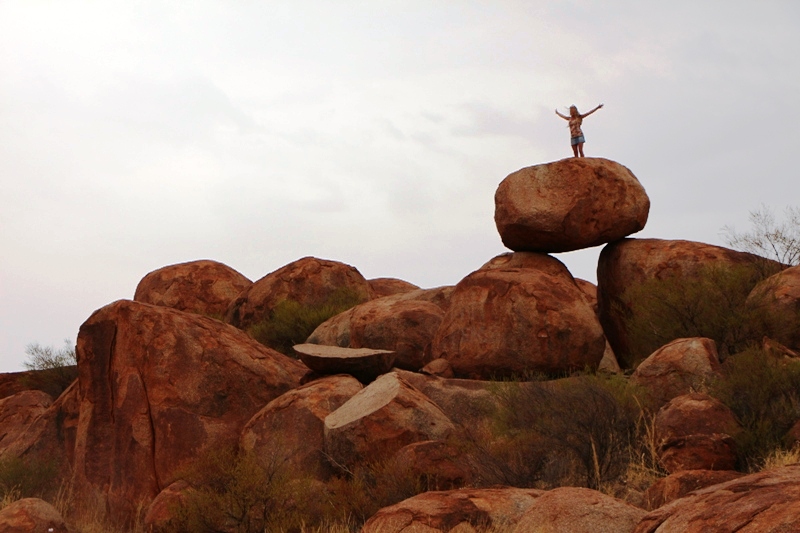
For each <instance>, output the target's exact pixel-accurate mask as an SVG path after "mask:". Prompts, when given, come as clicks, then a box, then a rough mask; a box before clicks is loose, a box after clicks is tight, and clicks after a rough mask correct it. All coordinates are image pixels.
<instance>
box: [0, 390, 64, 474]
mask: <svg viewBox="0 0 800 533" xmlns="http://www.w3.org/2000/svg"><path fill="white" fill-rule="evenodd" d="M52 404H53V398H51V397H50V395H49V394H46V393H44V392H42V391H38V390H37V391H34V390H28V391H22V392H18V393H17V394H14V395H13V396H8V397H7V398H3V399H2V400H0V458H4V457H7V456H11V457H19V455H21V453H20V451H19V450H17V449H15V448H16V446H14V444H15V443H16V442H17V441H18V440H19V439H20V437H21V436H22V435H23V434H24V433H25V432H26V431H27V430H28V428H29V427H30V425H31V424H32V423H33V422H34V421H35V420H36V419H37V418H39V417H40V416H42V415H43V414H44V413H45V411H47V409H48V408H49V407H50V406H51V405H52Z"/></svg>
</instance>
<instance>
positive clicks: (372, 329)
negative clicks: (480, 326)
mask: <svg viewBox="0 0 800 533" xmlns="http://www.w3.org/2000/svg"><path fill="white" fill-rule="evenodd" d="M405 294H406V295H407V294H408V293H405ZM443 316H444V311H443V310H442V309H441V308H440V307H439V306H438V305H436V304H434V303H431V302H426V301H422V300H410V299H405V298H393V297H386V298H378V299H376V300H372V301H369V302H366V303H363V304H360V305H357V306H355V307H353V308H352V309H350V310H348V311H345V312H344V313H340V314H338V315H336V316H334V317H332V318H330V319H328V320H327V321H325V322H323V323H322V324H320V325H319V326H318V327H317V329H315V330H314V332H313V333H312V334H311V335H310V336H309V337H308V340H307V342H309V343H312V344H326V345H330V346H342V347H345V348H378V349H383V350H391V351H392V352H394V353H395V355H396V357H395V361H394V364H395V366H397V367H399V368H404V369H406V370H419V369H420V368H422V367H423V366H425V364H426V363H428V362H429V361H430V360H431V341H432V340H433V336H434V334H436V330H437V329H439V325H440V324H441V323H442V317H443Z"/></svg>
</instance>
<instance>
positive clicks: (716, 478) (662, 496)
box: [644, 470, 744, 511]
mask: <svg viewBox="0 0 800 533" xmlns="http://www.w3.org/2000/svg"><path fill="white" fill-rule="evenodd" d="M743 476H744V474H742V473H741V472H736V471H734V470H682V471H680V472H675V473H674V474H670V475H668V476H667V477H663V478H661V479H659V480H658V481H656V482H655V483H653V484H652V485H651V486H650V488H648V489H647V491H646V492H645V493H644V505H645V509H647V510H648V511H652V510H653V509H658V508H659V507H661V506H662V505H666V504H668V503H669V502H671V501H673V500H677V499H678V498H683V497H684V496H686V495H687V494H689V493H690V492H693V491H695V490H698V489H704V488H706V487H710V486H712V485H718V484H720V483H725V482H726V481H730V480H732V479H736V478H740V477H743Z"/></svg>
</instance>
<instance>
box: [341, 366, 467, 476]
mask: <svg viewBox="0 0 800 533" xmlns="http://www.w3.org/2000/svg"><path fill="white" fill-rule="evenodd" d="M455 429H456V428H455V426H454V425H453V422H451V421H450V419H448V418H447V416H445V414H444V413H443V412H442V410H441V409H440V408H439V407H437V406H436V404H434V403H433V402H432V401H431V400H429V399H428V398H427V397H426V396H425V395H424V394H422V393H421V392H419V391H418V390H416V389H415V388H414V387H412V386H411V385H409V384H408V383H406V382H405V381H404V380H402V379H401V378H400V376H398V374H397V373H395V372H391V373H389V374H384V375H383V376H381V377H379V378H378V379H376V380H375V381H374V382H373V383H371V384H370V385H369V386H367V387H365V388H364V389H363V390H361V391H360V392H359V393H358V394H356V395H355V396H353V397H352V398H350V399H349V400H348V401H347V402H346V403H345V404H344V405H342V406H341V407H339V408H338V409H336V410H335V411H333V412H332V413H331V414H329V415H328V416H327V417H326V418H325V451H326V453H327V454H328V456H329V457H331V459H332V460H333V461H334V462H335V463H338V464H339V465H343V466H345V467H348V468H349V467H351V466H352V465H355V464H358V463H362V462H364V463H369V462H370V461H380V460H385V459H388V458H390V457H391V456H392V455H394V454H395V453H396V452H397V451H398V450H399V449H400V448H402V447H403V446H405V445H407V444H411V443H412V442H419V441H424V440H443V439H446V438H447V437H448V436H450V435H453V434H454V432H455Z"/></svg>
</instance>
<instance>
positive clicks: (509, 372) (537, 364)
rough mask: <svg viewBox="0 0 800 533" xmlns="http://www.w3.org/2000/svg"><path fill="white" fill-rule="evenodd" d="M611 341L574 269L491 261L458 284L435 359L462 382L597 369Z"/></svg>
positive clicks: (519, 259) (521, 260)
mask: <svg viewBox="0 0 800 533" xmlns="http://www.w3.org/2000/svg"><path fill="white" fill-rule="evenodd" d="M604 350H605V338H604V336H603V330H602V328H601V327H600V323H599V321H598V319H597V316H596V315H595V313H594V311H593V310H592V308H591V306H590V305H589V303H588V302H587V300H586V298H585V297H584V295H583V292H582V291H581V289H579V288H578V286H577V285H576V284H575V280H574V279H573V277H572V275H571V274H570V273H569V271H568V270H567V268H566V267H565V266H564V265H563V264H562V263H561V262H560V261H558V260H557V259H555V258H553V257H550V256H547V255H543V254H530V253H528V254H526V253H522V254H511V255H510V256H501V258H499V259H497V260H493V261H490V262H489V263H487V265H484V267H482V268H481V269H479V270H477V271H475V272H473V273H472V274H470V275H469V276H467V277H466V278H464V279H463V280H461V281H460V282H459V283H458V285H457V286H456V289H455V291H454V292H453V296H452V297H451V300H450V307H449V309H448V310H447V312H446V313H445V315H444V319H443V320H442V324H441V326H440V327H439V329H438V331H437V332H436V336H435V337H434V339H433V345H432V358H434V359H437V358H444V359H447V360H448V361H450V364H451V365H452V367H453V372H454V373H455V375H456V376H458V377H465V378H477V379H492V378H497V377H509V376H522V375H525V374H528V373H534V372H543V373H553V374H557V373H563V372H568V371H571V370H580V369H583V368H586V367H593V368H596V367H597V365H598V364H599V362H600V360H601V359H602V357H603V352H604Z"/></svg>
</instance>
